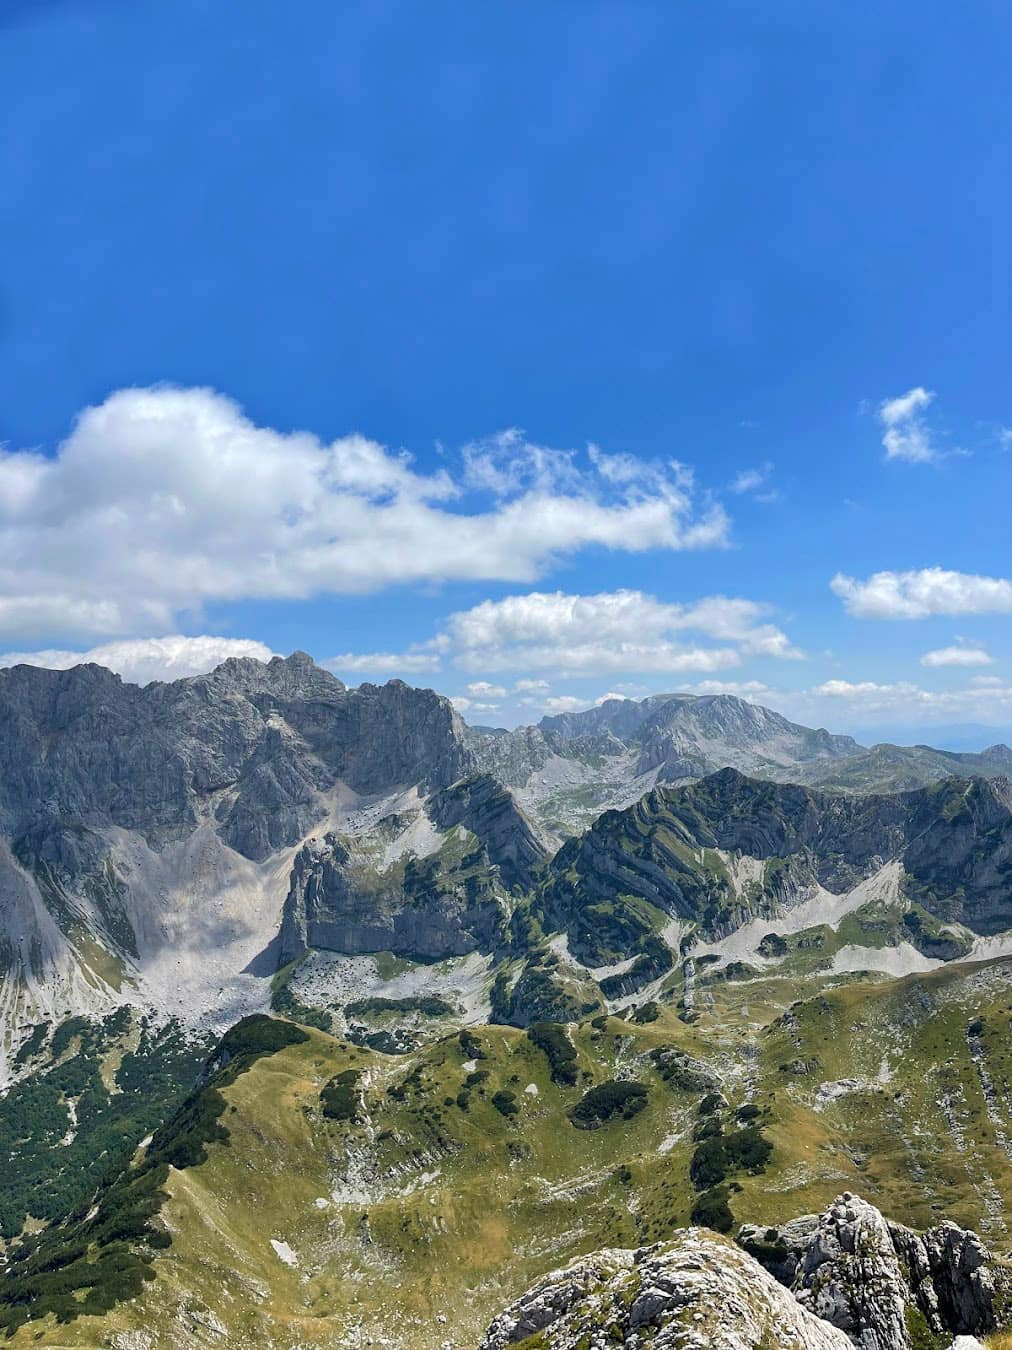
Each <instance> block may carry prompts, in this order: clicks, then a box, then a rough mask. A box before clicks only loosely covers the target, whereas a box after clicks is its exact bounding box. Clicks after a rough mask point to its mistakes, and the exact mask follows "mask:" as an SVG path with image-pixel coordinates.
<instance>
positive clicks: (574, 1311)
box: [481, 1228, 851, 1350]
mask: <svg viewBox="0 0 1012 1350" xmlns="http://www.w3.org/2000/svg"><path fill="white" fill-rule="evenodd" d="M533 1336H537V1337H538V1340H537V1344H538V1345H539V1346H544V1347H545V1348H546V1350H578V1348H579V1350H586V1348H588V1347H589V1348H590V1350H606V1348H607V1347H611V1346H613V1345H616V1344H620V1345H630V1346H643V1347H646V1346H651V1347H653V1350H690V1348H691V1350H704V1347H706V1348H708V1350H760V1348H761V1350H850V1344H851V1343H850V1341H849V1340H848V1339H847V1337H846V1336H845V1335H844V1334H843V1332H841V1331H838V1330H837V1329H836V1328H835V1327H832V1326H830V1325H829V1324H828V1323H826V1322H822V1321H820V1320H819V1319H818V1318H817V1317H815V1316H813V1315H812V1314H811V1313H809V1312H807V1311H806V1310H805V1309H804V1308H802V1307H801V1306H800V1305H799V1304H798V1303H797V1302H796V1301H795V1300H794V1299H793V1298H792V1297H791V1295H790V1293H789V1292H788V1291H787V1290H786V1289H784V1288H783V1287H782V1286H781V1285H779V1284H778V1283H777V1282H776V1281H775V1280H774V1279H773V1278H772V1277H771V1276H770V1275H768V1274H767V1272H766V1271H765V1270H763V1269H762V1267H761V1266H760V1265H759V1264H758V1263H757V1262H756V1261H754V1260H753V1259H752V1258H751V1257H750V1256H748V1255H746V1254H745V1253H744V1252H742V1251H741V1250H739V1249H737V1248H735V1247H734V1246H733V1245H732V1244H730V1243H729V1242H727V1241H726V1240H725V1239H723V1238H720V1237H718V1236H717V1235H716V1234H715V1233H710V1232H707V1231H706V1230H704V1229H693V1228H690V1229H688V1230H685V1231H683V1232H680V1233H679V1234H678V1235H677V1236H676V1238H675V1239H674V1241H673V1242H670V1243H663V1244H658V1245H657V1246H653V1247H645V1248H641V1249H640V1250H638V1251H629V1250H625V1249H605V1250H603V1251H600V1252H596V1253H594V1254H593V1255H592V1256H585V1257H580V1258H578V1259H577V1260H576V1261H573V1262H572V1263H571V1264H570V1265H568V1266H566V1267H565V1268H564V1269H562V1270H557V1271H553V1272H552V1274H550V1275H547V1276H546V1277H545V1278H544V1279H543V1280H540V1281H539V1282H538V1283H537V1284H536V1285H534V1286H533V1288H532V1289H530V1290H528V1292H527V1293H525V1294H524V1295H522V1296H521V1297H520V1298H519V1299H517V1301H516V1302H515V1303H513V1304H511V1306H510V1307H509V1308H508V1309H507V1310H506V1311H505V1312H504V1313H502V1315H501V1316H499V1317H497V1318H496V1320H495V1321H494V1322H493V1323H492V1325H491V1326H490V1327H489V1329H488V1331H487V1332H486V1333H485V1337H484V1339H483V1340H482V1342H481V1350H505V1347H507V1346H510V1345H516V1344H518V1343H519V1342H521V1341H524V1340H525V1339H526V1338H527V1337H533Z"/></svg>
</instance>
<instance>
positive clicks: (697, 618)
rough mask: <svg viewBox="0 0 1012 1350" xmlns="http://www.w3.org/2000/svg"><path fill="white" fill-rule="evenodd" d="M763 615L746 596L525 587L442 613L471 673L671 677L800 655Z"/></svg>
mask: <svg viewBox="0 0 1012 1350" xmlns="http://www.w3.org/2000/svg"><path fill="white" fill-rule="evenodd" d="M766 612H767V607H766V606H764V605H761V604H758V603H756V602H755V601H751V600H740V599H734V598H729V597H727V596H711V597H708V598H706V599H704V600H700V601H697V602H696V603H695V604H692V605H678V604H666V603H662V602H661V601H658V600H656V599H654V597H653V596H649V595H645V594H644V593H643V592H641V591H627V590H621V591H609V592H602V593H600V594H598V595H569V594H566V593H564V592H562V591H554V592H540V591H534V592H531V593H530V594H527V595H511V596H507V597H506V598H505V599H502V600H485V601H483V602H482V603H481V604H478V605H475V606H474V608H473V609H469V610H464V611H460V612H458V613H456V614H451V615H450V617H449V619H448V620H447V624H446V629H445V634H444V636H445V639H446V649H447V650H449V651H451V652H452V653H453V657H454V660H455V661H456V663H457V664H458V665H460V666H462V667H463V668H464V669H466V670H475V671H477V670H490V671H505V670H526V671H535V670H553V671H556V672H558V673H560V674H563V675H566V674H605V673H610V672H619V671H622V672H642V673H660V674H671V673H679V672H682V671H691V670H697V671H717V670H722V669H725V668H727V667H729V666H736V665H739V664H740V662H741V659H742V656H743V655H759V656H775V657H780V658H786V659H792V658H797V657H800V656H801V653H800V652H799V651H798V650H797V649H796V648H795V647H794V646H793V645H792V644H791V642H790V640H789V638H788V637H787V635H786V634H785V633H784V632H782V631H781V630H780V629H779V628H777V627H775V626H774V625H773V624H770V623H766V622H764V621H763V620H764V617H765V614H766ZM682 633H696V634H701V635H703V636H705V637H706V638H710V639H714V640H716V641H717V642H720V643H723V644H724V645H721V646H704V645H701V644H700V643H698V642H690V643H688V644H686V643H684V642H682V641H680V640H678V638H679V636H680V635H681V634H682Z"/></svg>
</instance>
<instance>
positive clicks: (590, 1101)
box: [569, 1078, 647, 1130]
mask: <svg viewBox="0 0 1012 1350" xmlns="http://www.w3.org/2000/svg"><path fill="white" fill-rule="evenodd" d="M646 1104H647V1090H646V1087H645V1086H644V1085H643V1084H642V1083H635V1082H629V1081H627V1080H624V1079H614V1078H613V1079H610V1080H609V1081H608V1082H607V1083H601V1084H600V1085H599V1086H598V1087H593V1088H591V1089H590V1091H589V1092H587V1093H585V1094H584V1096H583V1097H581V1098H580V1100H579V1101H578V1102H577V1104H576V1105H575V1106H574V1107H573V1109H572V1111H571V1112H570V1113H569V1118H570V1120H572V1122H573V1124H574V1125H575V1126H576V1127H577V1128H578V1129H583V1130H596V1129H597V1128H598V1126H600V1125H603V1124H604V1123H605V1121H607V1120H611V1119H612V1117H613V1116H618V1115H621V1116H623V1117H624V1118H625V1119H626V1120H630V1119H631V1118H632V1117H633V1116H635V1115H637V1114H638V1113H639V1112H640V1111H642V1110H643V1108H644V1107H645V1106H646Z"/></svg>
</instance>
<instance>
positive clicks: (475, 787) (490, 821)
mask: <svg viewBox="0 0 1012 1350" xmlns="http://www.w3.org/2000/svg"><path fill="white" fill-rule="evenodd" d="M426 809H427V811H428V814H429V816H430V817H431V818H432V821H433V823H434V824H435V825H436V826H437V827H438V828H439V829H441V830H452V829H454V828H455V827H456V826H458V825H461V826H463V827H464V829H466V830H469V831H470V832H471V833H472V834H473V835H475V836H476V837H477V838H478V839H480V840H481V842H482V843H483V844H484V846H485V848H486V849H487V850H488V856H489V858H490V859H491V860H492V862H493V863H494V864H495V866H496V867H498V869H499V873H500V876H501V877H502V879H503V881H504V882H505V884H506V885H507V886H508V887H510V889H511V890H521V891H522V890H529V889H530V888H531V886H532V885H533V884H534V879H535V875H536V873H537V870H538V868H539V867H540V866H541V864H542V863H544V862H546V861H547V860H548V858H549V857H550V856H551V853H552V849H551V847H550V845H549V843H548V841H547V840H546V839H545V837H544V835H543V834H542V833H541V831H540V830H539V829H538V828H537V826H536V825H535V824H534V823H533V821H531V820H530V818H529V817H528V816H527V815H525V814H524V812H523V811H522V810H521V809H520V807H519V806H518V805H517V803H516V801H515V799H514V798H513V795H512V794H511V793H510V792H509V791H508V790H507V789H506V788H504V787H503V786H502V784H501V783H498V782H497V781H496V780H495V779H494V778H493V777H492V776H491V775H490V774H475V775H474V776H473V777H471V778H465V779H462V780H461V781H460V782H459V783H454V784H452V786H450V787H448V788H443V789H442V790H441V791H439V792H436V793H434V794H433V795H432V797H431V798H430V799H429V801H428V803H427V804H426Z"/></svg>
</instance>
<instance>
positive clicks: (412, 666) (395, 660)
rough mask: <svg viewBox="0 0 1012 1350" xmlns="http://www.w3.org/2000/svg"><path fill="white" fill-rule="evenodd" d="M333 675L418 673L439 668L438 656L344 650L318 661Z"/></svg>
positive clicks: (415, 653) (432, 654) (424, 653)
mask: <svg viewBox="0 0 1012 1350" xmlns="http://www.w3.org/2000/svg"><path fill="white" fill-rule="evenodd" d="M320 664H321V665H323V666H326V668H327V669H328V670H332V671H333V672H334V674H335V675H343V674H348V675H357V674H360V673H362V672H366V673H369V672H372V673H374V674H378V675H420V674H424V673H426V672H430V671H435V670H438V669H439V657H438V656H436V655H435V654H434V653H432V652H425V651H414V650H408V651H406V652H345V653H343V655H341V656H331V657H328V658H327V660H326V661H321V663H320Z"/></svg>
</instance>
